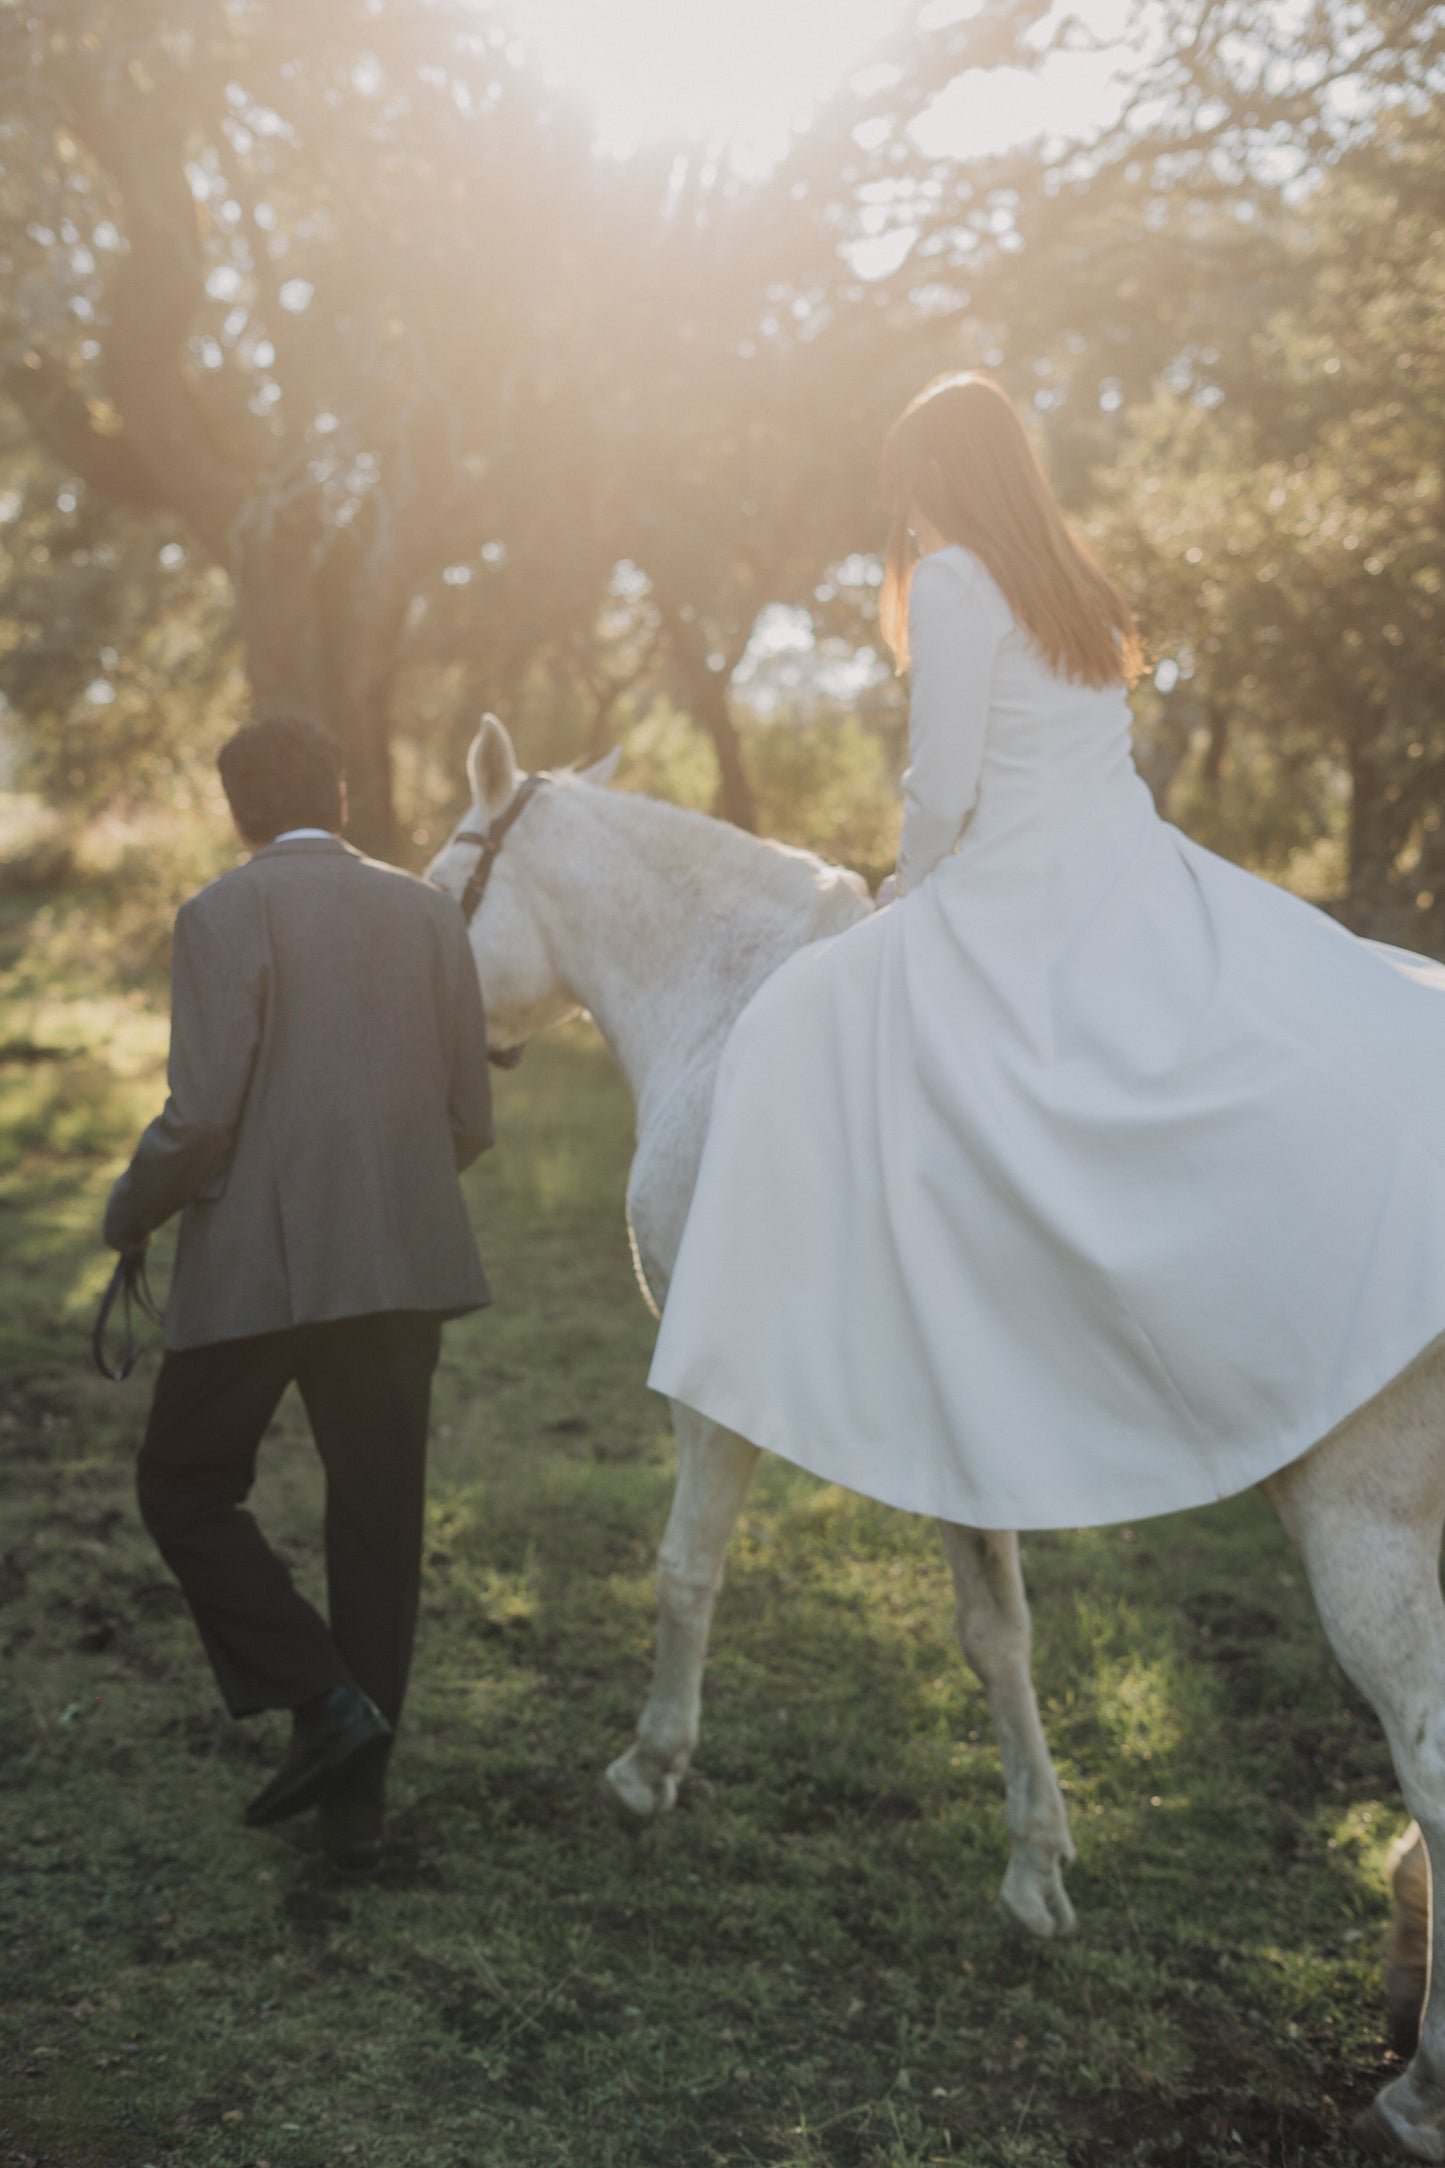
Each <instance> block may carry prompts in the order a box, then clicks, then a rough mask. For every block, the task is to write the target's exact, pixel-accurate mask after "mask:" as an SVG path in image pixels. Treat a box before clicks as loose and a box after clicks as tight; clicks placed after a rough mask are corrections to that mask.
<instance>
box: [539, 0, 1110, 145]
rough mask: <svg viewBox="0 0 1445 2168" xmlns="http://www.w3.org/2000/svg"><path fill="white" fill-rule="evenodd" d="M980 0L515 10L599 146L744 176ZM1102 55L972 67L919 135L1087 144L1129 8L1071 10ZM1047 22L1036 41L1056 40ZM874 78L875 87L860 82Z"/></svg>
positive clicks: (1104, 108)
mask: <svg viewBox="0 0 1445 2168" xmlns="http://www.w3.org/2000/svg"><path fill="white" fill-rule="evenodd" d="M974 11H975V9H974V6H973V5H972V4H970V0H965V4H963V5H960V4H959V0H938V4H937V5H935V6H932V7H924V8H923V9H922V10H921V12H920V10H919V9H918V7H917V4H916V0H606V4H605V5H602V4H599V0H509V6H508V9H507V12H508V14H509V15H510V17H511V19H512V21H513V23H514V25H515V27H516V31H517V35H518V38H519V41H520V42H521V43H522V44H523V45H524V46H525V47H526V48H527V49H528V52H529V54H530V56H531V57H532V58H533V59H534V61H535V62H536V63H537V64H538V65H539V66H540V67H541V69H542V70H543V72H544V74H545V75H546V76H547V77H548V78H549V79H550V80H552V81H553V82H555V83H557V84H558V85H560V86H562V87H564V88H565V89H566V90H567V91H568V92H570V93H571V94H573V95H574V96H576V97H578V98H580V99H581V100H582V101H583V102H584V103H585V104H586V105H587V107H588V108H589V109H590V111H591V113H592V115H593V116H594V121H595V126H596V131H597V139H598V142H599V145H600V146H601V147H602V148H603V149H605V150H607V151H609V152H611V153H614V154H618V155H626V153H628V152H629V151H632V150H635V149H636V148H637V147H638V146H639V145H642V144H646V143H650V142H655V141H658V140H659V139H672V140H675V139H677V138H679V137H682V138H686V139H689V140H693V141H699V142H704V143H708V144H712V145H718V146H726V149H727V153H728V155H729V157H730V158H731V159H732V160H733V162H734V163H735V164H737V165H739V166H740V167H742V168H743V169H744V170H753V171H756V170H759V169H761V168H764V167H766V166H767V165H769V164H771V163H773V162H774V161H775V160H776V159H777V158H778V157H779V156H780V155H781V153H782V152H783V151H784V149H785V148H786V146H787V143H788V140H789V136H790V134H791V133H792V132H793V131H794V130H796V129H798V128H800V127H802V126H805V125H806V123H807V120H808V118H809V116H810V114H811V113H813V112H814V111H815V110H816V109H817V107H818V106H819V105H820V104H821V103H822V102H823V101H824V100H825V99H826V98H827V97H828V96H829V94H830V93H831V92H833V91H834V90H835V89H836V88H837V86H838V85H839V84H840V83H842V82H844V81H845V80H847V79H848V78H849V77H850V76H854V75H857V74H859V73H860V71H865V70H868V69H870V68H871V67H873V66H875V65H878V64H879V61H878V56H879V55H880V52H881V50H882V49H883V48H884V47H885V46H886V44H887V42H888V40H889V38H890V36H892V35H893V34H894V33H896V32H897V31H898V30H899V29H900V28H901V27H902V26H903V25H904V24H905V23H907V22H909V21H910V20H915V19H916V21H917V23H918V25H919V26H920V27H921V28H922V29H924V30H925V31H927V30H930V29H936V28H938V27H941V26H942V25H943V24H945V23H948V22H952V21H954V20H956V19H958V18H960V17H963V16H966V15H968V14H970V13H972V12H974ZM1065 12H1067V14H1068V16H1069V17H1071V18H1073V19H1075V20H1076V21H1077V22H1079V24H1080V25H1081V26H1082V28H1083V30H1084V31H1085V32H1086V33H1087V35H1088V36H1089V38H1090V39H1091V40H1097V41H1098V47H1099V49H1098V50H1093V51H1084V50H1075V51H1070V52H1061V53H1057V54H1054V55H1052V56H1051V57H1050V58H1049V59H1048V60H1047V61H1046V62H1045V63H1044V64H1043V65H1042V66H1041V67H1039V68H1036V69H1030V70H1025V69H1021V68H996V69H990V70H989V71H987V73H985V72H984V71H982V70H972V71H970V72H969V73H968V74H965V75H963V76H961V77H959V78H958V80H957V81H956V82H955V83H953V84H952V85H950V87H949V89H948V90H947V91H946V92H945V93H944V94H943V95H942V96H940V97H939V98H938V100H937V101H936V102H935V105H934V107H933V110H932V112H931V113H930V115H929V116H928V118H927V120H926V122H924V123H923V124H921V125H920V127H919V129H918V130H917V134H918V139H919V140H920V142H921V143H922V144H923V145H924V147H925V148H927V149H929V150H936V151H937V152H939V153H941V154H951V155H955V156H959V157H969V156H972V157H979V156H987V155H990V154H992V153H994V152H996V151H1000V150H1004V149H1007V148H1009V147H1010V146H1011V145H1013V144H1015V143H1018V142H1022V141H1026V140H1031V139H1033V138H1035V137H1040V136H1043V137H1050V138H1057V137H1064V136H1070V135H1078V134H1085V133H1087V132H1089V131H1090V130H1091V129H1092V128H1094V127H1095V126H1097V125H1098V124H1099V123H1100V122H1101V121H1102V120H1104V119H1106V118H1108V117H1109V116H1110V115H1111V114H1112V113H1113V111H1114V110H1116V108H1117V103H1118V96H1119V90H1118V85H1119V75H1120V64H1121V60H1122V59H1123V58H1124V51H1123V47H1122V44H1121V42H1120V41H1122V39H1123V36H1124V32H1125V29H1126V25H1127V20H1128V17H1129V14H1130V8H1129V0H1082V4H1079V5H1072V6H1070V7H1069V8H1068V9H1067V11H1065V10H1064V9H1062V8H1061V9H1059V10H1058V11H1057V18H1062V16H1063V15H1064V13H1065ZM1057 18H1056V17H1049V18H1047V19H1046V20H1045V21H1043V22H1042V23H1041V24H1040V25H1039V28H1038V31H1037V33H1036V40H1035V42H1036V43H1037V44H1038V45H1039V46H1040V47H1042V46H1043V45H1044V44H1046V43H1047V42H1048V41H1049V39H1050V38H1051V37H1052V34H1053V32H1054V30H1055V28H1056V27H1057ZM865 81H866V76H865Z"/></svg>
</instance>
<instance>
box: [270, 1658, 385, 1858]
mask: <svg viewBox="0 0 1445 2168" xmlns="http://www.w3.org/2000/svg"><path fill="white" fill-rule="evenodd" d="M390 1741H391V1726H390V1724H388V1722H387V1721H386V1718H385V1717H384V1716H383V1715H382V1713H381V1711H380V1709H378V1708H377V1706H376V1703H375V1702H374V1701H371V1700H369V1699H368V1698H367V1696H366V1695H365V1694H363V1693H362V1691H361V1688H360V1687H359V1686H333V1687H332V1688H331V1689H330V1691H329V1692H328V1693H325V1694H317V1695H315V1696H314V1698H313V1699H312V1700H310V1701H306V1702H303V1703H302V1705H301V1707H300V1708H299V1709H297V1710H296V1711H295V1712H294V1716H293V1733H292V1740H291V1751H290V1753H289V1754H288V1755H287V1756H286V1759H285V1761H284V1762H282V1764H281V1767H280V1768H279V1769H278V1770H277V1772H276V1774H275V1776H274V1777H272V1779H271V1781H270V1783H269V1784H267V1785H265V1786H264V1787H263V1788H262V1790H260V1791H259V1792H257V1794H256V1796H255V1798H254V1799H253V1800H252V1801H251V1804H250V1805H249V1806H248V1807H247V1809H246V1814H245V1821H246V1826H247V1828H248V1829H264V1828H266V1827H268V1826H269V1825H270V1824H271V1823H272V1822H284V1821H288V1820H289V1819H290V1817H291V1816H292V1815H293V1814H304V1813H305V1811H306V1809H307V1808H308V1807H314V1806H315V1804H316V1802H317V1800H318V1799H320V1797H321V1796H322V1794H323V1792H325V1791H326V1790H327V1789H328V1787H330V1786H331V1785H333V1784H334V1783H335V1782H336V1780H337V1778H338V1777H339V1776H340V1775H341V1772H342V1771H343V1770H348V1771H350V1770H355V1769H358V1768H360V1767H363V1766H364V1765H365V1762H366V1761H367V1759H368V1758H370V1757H372V1756H381V1757H384V1756H385V1753H386V1749H387V1747H388V1745H389V1744H390Z"/></svg>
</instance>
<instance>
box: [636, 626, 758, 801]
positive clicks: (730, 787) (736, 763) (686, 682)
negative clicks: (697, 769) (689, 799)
mask: <svg viewBox="0 0 1445 2168" xmlns="http://www.w3.org/2000/svg"><path fill="white" fill-rule="evenodd" d="M658 614H659V616H660V618H661V621H662V626H663V630H664V632H665V633H666V635H667V641H668V645H669V647H670V648H671V649H672V654H673V659H674V661H675V663H676V665H677V669H678V675H679V676H680V677H681V679H682V682H683V687H684V690H685V695H686V699H687V704H688V706H689V708H690V709H691V711H692V719H693V721H694V722H695V723H696V724H697V726H698V728H699V729H700V730H704V731H706V732H707V735H708V737H709V738H710V739H711V740H712V745H713V751H714V752H715V753H716V754H717V772H718V790H717V800H716V804H715V806H714V811H715V812H717V813H719V814H721V816H722V818H723V819H724V820H726V821H731V822H732V824H733V826H734V827H735V828H745V829H746V830H747V831H748V833H749V835H756V834H757V828H758V805H757V800H756V799H755V798H754V796H753V787H752V784H751V783H750V782H749V781H748V774H747V769H746V768H745V767H744V765H743V748H742V740H741V739H740V738H739V736H738V726H737V724H736V723H735V722H734V721H733V712H732V706H731V704H730V702H729V700H728V673H727V672H726V671H723V670H710V669H709V668H708V661H707V650H706V645H705V640H704V637H703V635H702V633H701V631H700V629H699V627H698V626H697V625H696V624H695V623H694V621H693V620H692V619H690V618H684V617H683V615H682V612H681V610H680V609H678V608H677V607H676V606H675V605H674V604H673V603H672V602H671V601H670V600H669V599H665V598H664V597H663V596H661V595H659V596H658Z"/></svg>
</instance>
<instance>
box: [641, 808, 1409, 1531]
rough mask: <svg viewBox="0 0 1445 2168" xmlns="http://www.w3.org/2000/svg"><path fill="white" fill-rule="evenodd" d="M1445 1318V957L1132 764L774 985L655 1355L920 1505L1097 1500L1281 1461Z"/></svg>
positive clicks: (734, 1410) (868, 1482) (684, 1386)
mask: <svg viewBox="0 0 1445 2168" xmlns="http://www.w3.org/2000/svg"><path fill="white" fill-rule="evenodd" d="M1442 1331H1445V969H1442V968H1441V967H1439V966H1436V965H1433V964H1430V963H1428V962H1427V961H1425V960H1424V959H1422V958H1419V957H1416V956H1412V955H1409V954H1407V953H1406V952H1404V951H1401V950H1393V949H1387V948H1382V947H1379V946H1377V945H1374V944H1371V943H1368V942H1365V941H1361V940H1357V939H1356V938H1354V937H1353V936H1352V935H1350V934H1349V933H1347V932H1345V931H1344V930H1343V929H1342V928H1341V927H1340V926H1338V925H1336V924H1335V923H1334V922H1333V921H1332V920H1331V919H1329V918H1328V917H1326V916H1325V915H1324V914H1322V913H1321V912H1319V911H1316V910H1314V909H1312V908H1311V907H1310V906H1308V905H1306V904H1304V903H1302V902H1300V901H1298V900H1297V899H1296V898H1294V897H1292V896H1290V895H1288V894H1286V893H1285V892H1283V891H1282V890H1280V889H1277V888H1275V887H1272V886H1271V885H1270V884H1268V883H1266V882H1264V881H1261V880H1258V879H1256V878H1254V877H1253V876H1252V875H1249V874H1247V873H1243V872H1241V871H1240V870H1238V869H1237V868H1236V867H1234V866H1231V865H1229V864H1227V863H1226V862H1225V861H1224V860H1222V859H1220V858H1217V857H1215V856H1213V855H1212V854H1211V853H1210V852H1208V851H1206V850H1204V849H1201V848H1200V847H1199V846H1198V845H1196V844H1194V843H1192V842H1190V841H1189V840H1188V839H1187V838H1186V837H1184V836H1183V835H1181V834H1180V833H1179V832H1178V831H1177V830H1176V829H1174V828H1172V827H1171V826H1169V825H1168V824H1167V823H1165V822H1164V821H1162V820H1161V819H1160V818H1159V817H1158V815H1157V814H1156V812H1155V810H1154V807H1153V804H1152V801H1151V800H1150V798H1149V795H1148V792H1147V791H1146V790H1145V788H1144V786H1143V784H1142V783H1140V782H1139V780H1138V778H1137V777H1136V776H1132V775H1131V777H1130V779H1129V783H1128V786H1127V787H1125V788H1122V789H1120V790H1116V791H1112V792H1110V793H1108V794H1106V795H1105V796H1104V797H1103V798H1102V799H1101V801H1100V803H1099V805H1098V807H1097V808H1093V809H1091V810H1090V812H1089V816H1088V821H1087V822H1086V823H1085V825H1084V827H1083V829H1082V830H1080V829H1079V827H1078V824H1077V822H1076V823H1075V829H1074V832H1072V833H1071V834H1070V835H1069V837H1068V847H1067V848H1066V849H1063V848H1060V847H1058V838H1057V836H1055V837H1054V838H1053V839H1052V840H1051V839H1050V837H1049V835H1048V832H1047V825H1046V824H1040V826H1039V828H1038V832H1037V833H1035V834H1034V835H1032V836H1031V837H1028V838H1025V839H1024V840H1021V839H1020V835H1019V832H1018V831H1017V830H1016V829H1015V830H1011V831H1008V832H1001V833H999V834H998V835H997V836H991V835H990V833H989V830H988V824H987V821H986V820H985V821H983V822H982V823H981V824H980V829H979V832H978V834H977V835H974V834H972V833H970V835H968V836H966V838H965V842H964V846H963V848H962V849H961V850H960V851H959V852H958V853H957V854H956V855H955V856H953V857H951V858H947V859H945V860H944V861H943V862H942V863H941V864H940V865H939V866H938V867H937V868H935V870H934V871H933V872H932V873H931V874H930V875H929V876H928V877H927V879H925V880H924V881H923V882H922V883H921V885H920V886H919V887H918V888H917V889H916V890H914V891H913V892H912V893H910V894H909V895H907V896H906V897H904V898H903V899H902V900H901V901H900V902H899V903H897V904H895V905H893V906H892V907H891V908H890V909H887V910H884V911H880V912H879V913H878V914H877V915H876V916H875V917H873V918H872V919H869V920H866V921H864V922H863V923H862V924H861V925H859V926H856V927H854V928H852V929H850V930H849V931H848V932H846V933H843V934H840V935H838V936H836V937H834V938H833V939H831V940H828V941H822V942H819V943H817V944H815V945H813V946H811V947H807V948H804V949H802V950H800V951H799V952H798V953H797V954H796V955H795V956H793V957H792V958H790V959H789V961H788V962H787V963H786V964H784V965H783V967H782V968H781V969H780V970H779V971H777V972H776V973H775V974H774V975H773V977H771V978H770V979H769V980H768V981H767V982H766V983H765V984H764V985H763V987H762V988H761V989H760V990H759V992H758V993H757V995H756V996H755V997H754V999H753V1000H752V1001H751V1003H750V1004H749V1006H748V1007H747V1009H746V1010H745V1011H744V1012H743V1014H742V1016H741V1017H740V1019H739V1021H738V1023H737V1025H736V1027H735V1028H734V1030H733V1032H732V1035H731V1037H730V1038H729V1040H728V1043H727V1046H726V1048H725V1050H724V1055H723V1060H722V1063H721V1066H720V1069H719V1074H718V1079H717V1088H716V1095H715V1101H714V1108H713V1115H712V1121H711V1125H710V1128H709V1133H708V1138H707V1144H706V1149H705V1152H704V1156H703V1162H702V1167H701V1171H700V1174H699V1178H698V1183H697V1188H696V1192H695V1195H694V1199H693V1202H692V1206H691V1211H690V1215H689V1219H688V1223H687V1228H686V1231H685V1235H684V1239H683V1243H682V1248H681V1251H680V1254H679V1257H678V1260H677V1264H676V1269H675V1272H674V1275H673V1279H672V1283H671V1286H670V1289H669V1292H668V1295H667V1300H666V1305H665V1311H664V1316H663V1323H662V1329H661V1333H660V1336H659V1340H658V1346H657V1354H656V1359H655V1362H654V1365H653V1370H652V1376H651V1383H652V1384H653V1385H654V1386H656V1387H657V1388H658V1389H659V1390H660V1391H663V1392H665V1393H667V1394H669V1395H671V1396H672V1397H673V1398H675V1399H677V1400H680V1401H683V1402H685V1403H687V1404H688V1405H689V1406H691V1407H694V1408H697V1409H700V1410H701V1411H702V1412H703V1413H704V1414H706V1415H708V1416H710V1417H713V1418H714V1419H716V1420H717V1421H718V1422H720V1423H722V1424H725V1425H726V1426H728V1427H729V1428H731V1429H733V1430H735V1431H737V1432H739V1433H741V1434H742V1435H743V1436H745V1437H747V1438H750V1439H752V1440H753V1441H754V1442H755V1443H756V1444H758V1445H761V1446H764V1447H766V1448H767V1449H768V1450H769V1451H771V1452H774V1453H778V1454H781V1455H782V1456H783V1457H784V1458H786V1459H788V1460H791V1461H794V1462H796V1463H797V1464H798V1465H800V1466H801V1467H804V1468H807V1469H811V1470H812V1471H813V1472H814V1473H815V1474H817V1475H820V1476H823V1477H825V1478H827V1479H829V1480H831V1481H834V1482H837V1483H842V1484H845V1485H847V1486H849V1487H850V1488H852V1489H854V1490H857V1491H861V1492H864V1493H865V1494H867V1495H869V1496H871V1497H874V1498H879V1499H882V1500H884V1501H885V1502H886V1503H888V1504H891V1505H896V1506H902V1507H906V1508H909V1509H911V1510H913V1511H916V1512H920V1513H929V1514H936V1515H939V1516H942V1517H944V1518H946V1519H948V1520H952V1521H959V1522H964V1523H968V1524H970V1525H972V1526H975V1527H981V1528H1043V1527H1048V1528H1060V1527H1076V1526H1086V1525H1095V1524H1099V1523H1103V1522H1108V1521H1117V1520H1133V1519H1136V1518H1139V1517H1142V1516H1144V1515H1147V1514H1155V1513H1165V1512H1170V1511H1173V1510H1175V1509H1177V1508H1181V1507H1185V1506H1193V1505H1198V1504H1201V1503H1203V1502H1205V1501H1207V1500H1210V1499H1214V1498H1219V1497H1224V1496H1226V1495H1227V1494H1229V1493H1230V1492H1233V1491H1237V1490H1239V1489H1241V1488H1243V1487H1244V1486H1246V1485H1248V1484H1251V1483H1254V1482H1256V1481H1258V1480H1259V1479H1260V1478H1261V1477H1264V1476H1267V1475H1269V1474H1270V1473H1272V1472H1273V1471H1274V1470H1276V1469H1278V1468H1280V1467H1282V1466H1284V1465H1285V1464H1286V1463H1287V1462H1289V1461H1291V1460H1294V1459H1296V1458H1297V1457H1298V1456H1299V1455H1300V1454H1301V1453H1303V1452H1305V1451H1306V1450H1307V1449H1308V1447H1310V1446H1311V1445H1312V1444H1314V1443H1315V1441H1316V1440H1317V1439H1319V1438H1321V1437H1322V1436H1323V1435H1324V1434H1325V1433H1326V1432H1328V1431H1329V1430H1331V1429H1333V1428H1334V1427H1335V1426H1336V1425H1337V1424H1339V1423H1340V1422H1341V1421H1343V1419H1344V1418H1345V1417H1346V1416H1347V1415H1349V1414H1350V1413H1351V1412H1352V1411H1353V1410H1354V1409H1356V1408H1358V1407H1359V1406H1360V1405H1361V1404H1362V1403H1363V1402H1364V1401H1366V1400H1368V1399H1369V1398H1371V1396H1372V1395H1374V1394H1375V1393H1377V1392H1378V1391H1379V1390H1380V1389H1381V1388H1382V1387H1383V1386H1384V1385H1386V1384H1387V1383H1388V1382H1389V1381H1390V1379H1391V1378H1393V1377H1394V1376H1395V1375H1396V1374H1397V1373H1398V1372H1399V1371H1400V1370H1402V1369H1403V1368H1404V1367H1405V1366H1406V1365H1408V1364H1409V1363H1410V1362H1411V1361H1412V1360H1413V1359H1414V1358H1415V1357H1417V1356H1418V1355H1420V1354H1421V1353H1422V1352H1423V1350H1424V1349H1425V1348H1426V1347H1427V1346H1428V1345H1429V1344H1430V1343H1431V1342H1432V1341H1433V1340H1434V1339H1435V1338H1436V1337H1437V1336H1438V1335H1439V1334H1440V1333H1441V1332H1442Z"/></svg>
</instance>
